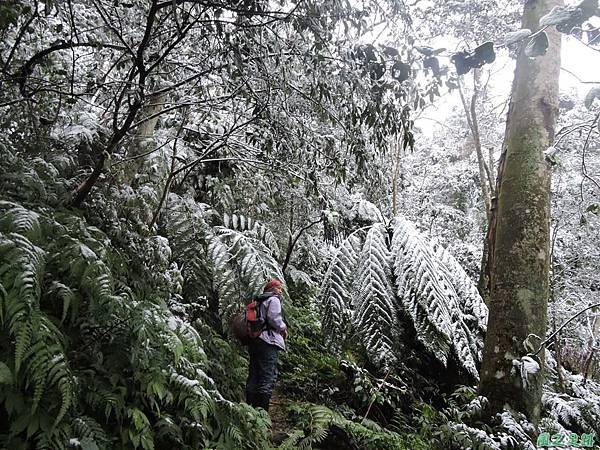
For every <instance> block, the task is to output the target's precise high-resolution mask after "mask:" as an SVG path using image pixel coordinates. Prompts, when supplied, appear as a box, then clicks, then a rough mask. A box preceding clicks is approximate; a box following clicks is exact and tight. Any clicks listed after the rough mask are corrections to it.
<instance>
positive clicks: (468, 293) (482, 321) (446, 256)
mask: <svg viewBox="0 0 600 450" xmlns="http://www.w3.org/2000/svg"><path fill="white" fill-rule="evenodd" d="M432 248H433V251H434V254H435V255H436V257H437V258H438V261H440V262H441V263H442V267H443V268H444V269H446V270H445V273H446V276H447V277H448V279H449V280H450V282H451V283H452V285H453V286H454V290H455V291H456V293H457V294H458V305H459V307H460V309H461V311H462V313H463V315H465V316H467V317H472V318H473V319H474V320H473V322H474V323H473V326H471V328H472V329H475V328H477V329H478V330H479V331H480V333H485V330H486V325H487V318H488V307H487V306H486V304H485V303H484V302H483V299H482V298H481V296H480V295H479V291H478V290H477V286H476V285H475V283H474V282H473V280H472V279H471V278H470V277H469V275H467V273H466V272H465V269H463V268H462V266H461V265H460V264H459V263H458V261H457V260H456V259H455V258H454V256H452V254H451V253H450V252H449V251H448V250H447V249H446V248H444V246H442V245H441V244H439V243H437V242H434V243H433V244H432ZM469 325H471V324H469Z"/></svg>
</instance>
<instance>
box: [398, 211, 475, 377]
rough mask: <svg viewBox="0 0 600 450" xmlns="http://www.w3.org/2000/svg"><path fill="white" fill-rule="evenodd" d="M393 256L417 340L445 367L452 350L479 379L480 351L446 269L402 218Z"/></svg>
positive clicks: (404, 302)
mask: <svg viewBox="0 0 600 450" xmlns="http://www.w3.org/2000/svg"><path fill="white" fill-rule="evenodd" d="M392 252H393V254H394V258H395V260H394V270H395V275H396V284H397V294H398V297H400V298H401V300H402V303H403V305H404V307H405V309H406V310H407V311H408V313H409V314H410V316H411V317H412V319H413V322H414V325H415V328H416V330H417V338H418V339H419V340H420V341H421V342H422V343H423V345H424V346H425V347H426V348H427V349H428V350H429V351H430V352H431V353H432V354H433V355H435V356H436V358H437V359H438V360H439V361H440V362H442V363H443V364H446V363H447V360H448V357H449V356H450V351H451V349H453V350H454V354H455V356H456V359H457V362H458V363H459V364H461V365H462V367H463V368H464V369H465V370H466V371H467V372H468V373H470V374H471V375H472V376H473V377H474V378H475V379H478V373H477V369H476V361H477V360H478V359H479V354H478V348H477V345H476V344H474V342H473V341H472V338H471V337H470V330H469V328H468V327H467V325H466V324H465V323H464V320H463V315H462V312H461V309H460V307H459V303H460V302H459V297H458V294H457V293H456V291H455V289H454V287H453V283H452V282H451V281H450V279H449V276H448V269H447V268H446V266H445V265H443V263H441V262H439V261H438V259H437V258H436V256H435V254H434V252H433V250H432V249H431V248H430V247H429V246H428V245H427V244H425V242H424V241H423V239H422V238H421V236H420V235H419V233H418V232H417V231H416V230H415V229H414V227H413V226H412V225H411V224H410V223H409V222H407V221H406V220H404V219H402V218H397V219H396V224H395V227H394V235H393V238H392Z"/></svg>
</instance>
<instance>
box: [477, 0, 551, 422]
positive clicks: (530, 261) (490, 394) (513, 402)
mask: <svg viewBox="0 0 600 450" xmlns="http://www.w3.org/2000/svg"><path fill="white" fill-rule="evenodd" d="M561 4H562V1H560V0H528V1H527V2H526V3H525V7H524V12H523V24H522V28H528V29H531V30H534V31H535V30H537V29H538V28H539V27H538V23H539V19H540V17H542V16H543V15H544V14H546V13H548V12H549V11H550V10H551V9H552V8H553V7H555V6H559V5H561ZM546 33H547V34H548V38H549V41H550V45H549V48H548V51H547V53H546V54H545V55H544V56H539V57H537V58H535V59H531V58H529V57H527V56H526V55H525V54H524V52H523V51H521V52H520V54H519V57H518V59H517V65H516V70H515V78H514V82H513V87H512V95H511V104H510V109H509V114H508V120H507V125H506V134H505V141H504V152H505V154H504V161H503V163H502V169H501V170H502V173H501V174H499V177H500V180H499V181H500V185H499V191H498V210H497V215H496V217H495V220H496V224H495V232H494V236H495V238H494V242H493V248H492V249H490V250H491V261H492V266H491V271H490V283H491V293H490V304H489V308H490V314H489V320H488V331H487V335H486V339H485V346H484V351H483V363H482V369H481V384H480V392H481V394H482V395H484V396H486V397H487V398H488V399H489V400H490V412H491V413H495V412H499V411H501V410H502V409H503V407H504V406H505V405H508V406H509V407H510V408H511V409H513V410H517V411H520V412H523V413H525V415H526V416H527V417H528V418H529V420H530V421H532V422H533V423H537V422H538V421H539V417H540V408H541V407H540V403H541V395H542V383H543V361H544V352H543V351H542V352H541V353H540V354H539V361H540V366H541V368H540V369H541V370H540V371H539V372H538V373H537V374H532V376H531V377H529V378H527V381H526V382H525V381H524V380H523V378H522V376H521V370H520V368H519V362H520V361H521V357H523V356H525V355H527V353H529V352H531V350H530V349H529V350H528V349H527V348H526V346H525V345H524V341H526V339H527V338H528V336H529V335H531V334H534V335H536V336H538V337H539V340H535V341H534V342H535V344H534V345H536V344H537V345H539V343H540V342H541V341H543V340H544V336H545V335H546V325H547V306H548V295H549V290H548V289H549V276H548V274H549V263H550V220H549V219H550V174H549V170H548V166H547V163H546V161H545V158H544V153H543V152H544V151H545V150H546V149H547V148H548V147H549V146H550V145H552V142H553V140H554V126H555V123H556V118H557V114H558V78H559V74H560V44H561V38H560V34H559V33H558V32H557V31H555V30H554V29H547V30H546Z"/></svg>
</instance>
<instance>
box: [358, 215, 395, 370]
mask: <svg viewBox="0 0 600 450" xmlns="http://www.w3.org/2000/svg"><path fill="white" fill-rule="evenodd" d="M387 239H388V235H387V230H386V229H385V227H384V225H383V224H376V225H374V226H373V227H372V228H371V229H370V230H369V232H368V233H367V237H366V239H365V242H364V244H363V247H362V251H361V253H360V256H359V267H358V270H357V277H356V280H357V283H356V286H355V289H356V293H355V295H354V296H353V297H354V298H353V306H354V310H355V315H354V317H353V324H354V327H355V329H356V330H357V331H358V332H359V334H360V336H361V337H362V342H364V345H365V347H366V349H367V350H368V353H369V355H370V356H371V357H372V358H373V360H374V362H375V363H376V364H377V365H379V366H380V367H388V366H389V365H390V364H392V363H393V361H394V359H395V357H394V353H393V350H394V347H395V343H394V341H395V339H396V334H397V329H398V321H397V306H396V302H395V298H394V290H393V287H392V283H391V280H390V275H391V274H390V263H391V254H390V251H389V248H388V243H387Z"/></svg>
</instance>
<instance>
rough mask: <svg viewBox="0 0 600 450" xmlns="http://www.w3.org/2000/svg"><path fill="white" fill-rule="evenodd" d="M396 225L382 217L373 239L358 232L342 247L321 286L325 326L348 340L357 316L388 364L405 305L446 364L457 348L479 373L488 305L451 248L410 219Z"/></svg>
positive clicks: (458, 356)
mask: <svg viewBox="0 0 600 450" xmlns="http://www.w3.org/2000/svg"><path fill="white" fill-rule="evenodd" d="M392 227H393V228H391V229H388V228H386V226H384V225H383V224H381V223H379V224H375V225H373V226H371V227H370V230H369V231H368V232H367V233H366V238H364V239H359V238H358V237H357V236H358V234H353V235H351V236H350V237H349V238H348V239H346V240H345V241H344V242H343V243H342V244H341V245H340V247H339V249H338V250H337V251H336V253H335V255H334V257H333V259H332V261H331V263H330V265H329V269H328V271H327V273H326V275H325V279H324V281H323V288H322V291H321V292H322V296H323V297H324V321H323V325H324V327H325V329H326V330H328V332H329V334H330V335H332V336H340V337H341V338H342V339H343V336H345V334H346V333H345V332H344V330H346V329H347V327H348V323H349V322H350V323H351V325H352V329H353V330H354V331H356V332H358V334H359V335H360V336H361V337H362V338H363V339H362V342H364V343H365V346H366V348H367V350H368V354H369V356H370V357H371V358H372V359H373V361H374V362H375V363H377V364H378V365H379V366H385V365H386V364H387V363H391V362H392V361H393V349H394V340H395V336H397V335H398V334H399V333H400V329H399V327H400V323H399V320H398V312H399V310H398V308H401V309H403V310H404V311H406V313H407V314H408V316H409V317H410V318H411V320H412V323H413V325H414V328H415V329H416V331H417V333H416V337H417V339H418V340H419V341H420V342H421V343H422V344H423V345H424V346H425V348H426V349H427V350H429V352H430V353H431V354H432V355H434V356H435V357H436V358H437V359H438V360H439V361H440V362H441V363H443V364H444V365H445V364H446V363H447V361H448V358H449V357H450V356H451V355H454V359H455V360H456V361H457V363H458V364H459V365H460V366H462V367H463V368H464V370H465V371H466V372H468V373H469V374H470V375H471V376H472V377H473V378H474V379H477V378H478V373H477V368H476V365H477V362H478V361H479V360H480V353H481V349H482V346H483V335H482V333H481V331H482V330H484V329H485V318H486V314H487V308H485V305H484V304H483V303H482V300H481V298H480V297H479V295H478V294H477V292H476V290H474V289H475V288H474V286H473V283H472V282H471V281H470V280H469V279H468V277H467V275H466V273H465V272H464V270H462V269H461V271H459V270H458V267H459V265H458V263H457V262H456V260H454V258H453V257H451V256H450V255H449V254H448V253H447V251H445V250H442V249H439V248H438V249H437V251H436V250H434V249H433V248H432V247H431V246H430V245H429V244H428V243H426V242H425V241H424V240H423V238H422V236H421V235H420V234H419V233H418V232H417V231H416V230H415V228H414V227H413V226H412V225H411V224H410V223H409V222H407V221H406V220H405V219H402V218H397V219H396V220H395V222H394V223H393V225H392ZM390 234H391V235H392V237H391V242H390V238H389V235H390ZM350 280H352V283H350ZM392 280H394V282H395V285H393V284H392V283H393V282H392ZM457 289H458V290H460V294H459V293H458V292H457Z"/></svg>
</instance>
